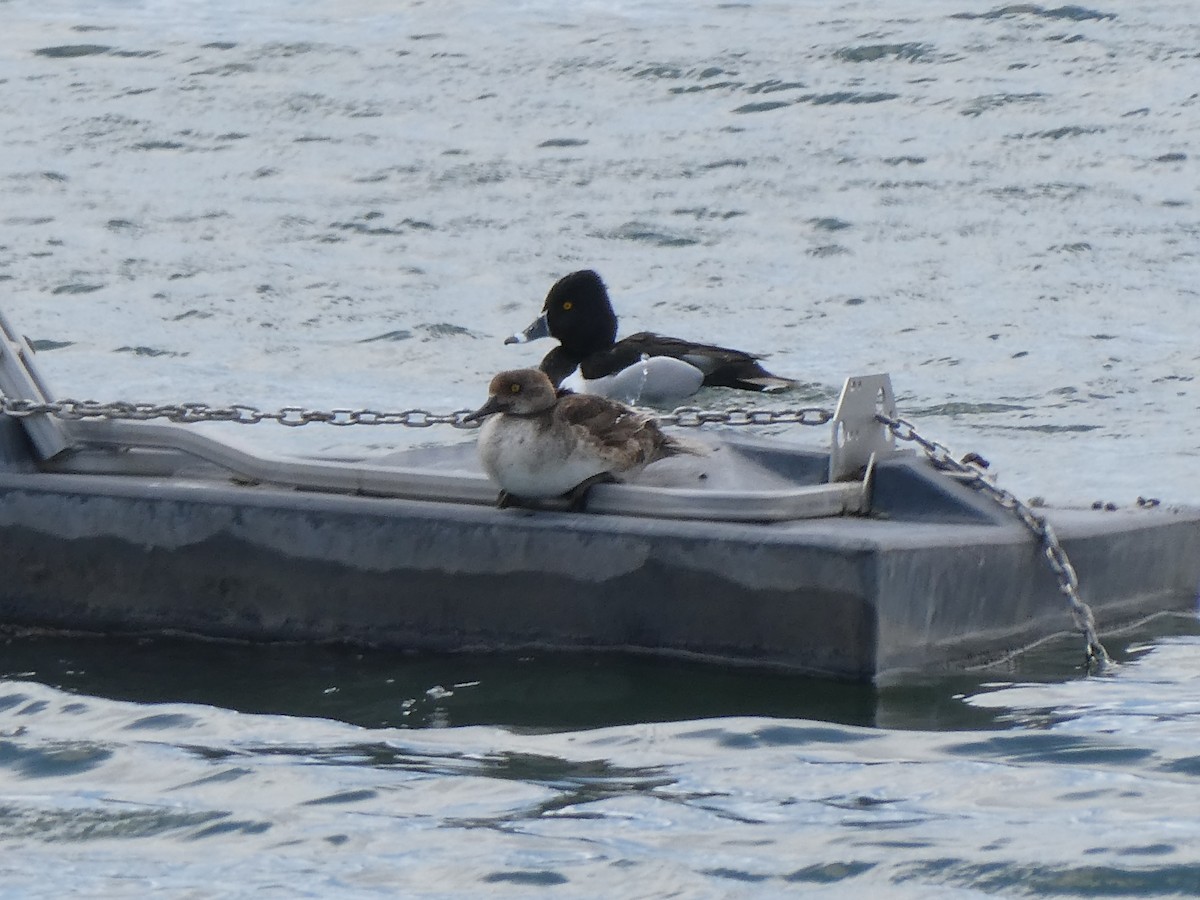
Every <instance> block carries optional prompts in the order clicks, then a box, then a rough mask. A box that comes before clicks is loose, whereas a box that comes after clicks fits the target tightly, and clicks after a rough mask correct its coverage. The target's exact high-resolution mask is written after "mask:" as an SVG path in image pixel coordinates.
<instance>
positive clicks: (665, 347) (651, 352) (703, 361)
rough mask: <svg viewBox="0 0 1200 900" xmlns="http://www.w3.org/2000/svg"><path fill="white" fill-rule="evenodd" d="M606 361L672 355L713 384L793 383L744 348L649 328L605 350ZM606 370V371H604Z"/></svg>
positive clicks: (764, 387)
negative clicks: (725, 345) (735, 347)
mask: <svg viewBox="0 0 1200 900" xmlns="http://www.w3.org/2000/svg"><path fill="white" fill-rule="evenodd" d="M603 356H604V357H606V358H607V361H606V362H605V363H604V364H605V365H606V366H611V367H612V371H620V370H621V369H623V368H625V367H627V366H631V365H633V364H634V363H636V362H638V361H639V360H640V359H641V358H642V357H643V356H671V357H674V358H675V359H681V360H683V361H684V362H686V363H688V364H690V365H693V366H695V367H696V368H697V369H699V370H700V371H701V372H703V373H704V383H705V384H707V385H709V386H710V387H730V388H738V389H740V390H743V391H771V390H779V389H781V388H785V387H790V386H791V384H792V382H791V381H789V380H788V379H786V378H780V377H778V376H777V375H772V374H771V373H770V372H768V371H767V370H766V369H764V368H763V367H762V366H761V365H759V363H758V357H757V356H754V355H752V354H750V353H745V352H743V351H741V350H731V349H730V348H728V347H718V346H716V345H714V344H697V343H695V342H694V341H685V340H683V339H681V338H673V337H667V336H666V335H661V334H654V333H653V332H649V331H639V332H638V333H637V334H631V335H630V336H629V337H627V338H623V339H621V340H620V341H618V342H617V344H616V346H614V347H613V348H612V350H610V351H608V352H607V353H606V354H603ZM594 358H595V355H594V356H593V358H592V359H589V360H588V361H587V363H586V364H585V366H584V370H583V374H584V377H595V376H589V375H588V368H589V367H590V366H591V365H594V363H593V359H594ZM605 374H607V373H605Z"/></svg>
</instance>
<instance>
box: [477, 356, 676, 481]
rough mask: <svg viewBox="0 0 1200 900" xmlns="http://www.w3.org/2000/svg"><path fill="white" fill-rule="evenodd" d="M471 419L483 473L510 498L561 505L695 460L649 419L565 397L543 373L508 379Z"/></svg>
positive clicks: (604, 403)
mask: <svg viewBox="0 0 1200 900" xmlns="http://www.w3.org/2000/svg"><path fill="white" fill-rule="evenodd" d="M468 418H469V419H482V418H487V421H486V422H484V425H483V428H481V429H480V433H479V457H480V461H481V462H482V464H483V468H484V470H485V471H486V472H487V473H488V475H489V476H490V477H491V478H492V479H493V480H494V481H496V482H497V483H498V484H499V485H500V488H501V491H502V493H501V502H502V503H503V502H504V501H505V499H506V497H518V498H525V499H539V498H549V497H558V496H562V495H564V494H568V493H570V492H572V491H576V490H579V489H581V488H582V489H583V490H586V487H587V486H589V485H590V484H593V483H595V482H596V481H598V480H619V478H620V477H621V476H622V475H627V474H630V473H632V472H636V471H637V470H639V469H640V468H641V467H642V466H645V465H647V464H649V463H651V462H654V461H655V460H658V459H662V458H664V457H666V456H670V455H672V454H675V453H680V452H688V451H687V450H686V449H685V448H683V447H682V445H680V444H679V443H678V442H677V441H675V440H673V439H672V438H670V437H668V436H667V435H666V434H664V433H663V431H662V429H660V428H659V427H658V424H657V423H656V422H655V421H654V419H653V418H651V417H650V416H647V415H644V414H643V413H640V412H638V411H636V410H634V409H631V408H630V407H628V406H625V405H624V404H621V403H617V402H615V401H613V400H608V399H606V398H604V397H597V396H594V395H590V394H567V395H565V396H561V397H560V396H558V395H557V394H556V392H555V389H554V385H553V384H551V383H550V379H549V378H547V377H546V374H545V373H544V372H541V371H540V370H538V369H513V370H510V371H507V372H501V373H500V374H499V375H497V376H496V377H495V378H493V379H492V382H491V384H490V385H489V387H488V401H487V403H485V404H484V405H483V406H482V407H480V408H479V409H478V410H476V411H475V412H474V413H472V414H471V415H470V416H468Z"/></svg>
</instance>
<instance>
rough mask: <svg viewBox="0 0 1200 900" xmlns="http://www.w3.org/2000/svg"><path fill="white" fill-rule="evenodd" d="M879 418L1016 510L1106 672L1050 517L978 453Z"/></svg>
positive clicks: (941, 465)
mask: <svg viewBox="0 0 1200 900" xmlns="http://www.w3.org/2000/svg"><path fill="white" fill-rule="evenodd" d="M876 419H878V420H879V421H880V422H881V423H883V424H884V425H885V426H886V427H887V428H888V430H889V431H891V433H892V434H893V435H895V437H896V439H897V440H900V441H911V442H913V443H915V444H917V445H918V446H919V447H920V448H921V449H922V450H924V451H925V454H926V456H928V457H929V459H930V461H931V462H932V463H933V465H934V466H935V467H936V468H938V469H942V470H944V471H949V472H953V473H955V474H956V475H959V476H961V477H962V479H963V481H964V482H965V483H966V484H967V485H968V486H970V487H973V488H975V489H976V490H978V491H980V492H981V493H984V494H986V495H987V496H989V497H991V498H992V499H993V500H995V501H996V503H998V504H1000V506H1002V507H1004V508H1005V509H1007V510H1011V511H1012V513H1013V515H1015V516H1016V517H1017V518H1018V519H1019V520H1020V522H1021V524H1022V525H1024V526H1025V527H1026V528H1028V529H1029V531H1030V532H1031V533H1032V534H1033V536H1034V537H1035V538H1037V540H1038V543H1039V544H1040V546H1041V548H1042V553H1043V555H1045V557H1046V562H1047V563H1048V564H1049V565H1050V570H1051V571H1052V572H1053V573H1054V577H1055V579H1056V580H1057V581H1058V589H1059V591H1061V592H1062V594H1063V596H1064V597H1066V598H1067V603H1068V604H1070V607H1071V617H1072V618H1073V619H1074V621H1075V627H1076V628H1077V629H1078V630H1079V632H1080V633H1081V634H1082V635H1083V638H1084V640H1085V641H1086V642H1087V648H1086V650H1085V658H1084V664H1085V667H1086V668H1087V669H1088V670H1089V671H1103V670H1104V669H1105V668H1106V667H1108V666H1110V665H1111V664H1112V660H1111V659H1110V658H1109V655H1108V652H1107V651H1106V650H1105V649H1104V645H1103V644H1102V643H1100V638H1099V637H1098V636H1097V635H1096V618H1095V616H1094V615H1092V608H1091V607H1090V606H1088V605H1087V604H1086V603H1085V602H1084V601H1083V598H1082V597H1080V596H1079V577H1078V576H1077V575H1076V573H1075V567H1074V566H1072V565H1071V560H1070V559H1069V558H1068V557H1067V551H1066V550H1064V549H1063V545H1062V543H1061V542H1060V541H1059V539H1058V535H1056V534H1055V533H1054V528H1053V527H1052V526H1051V525H1050V523H1049V522H1047V521H1046V517H1045V516H1042V515H1040V514H1039V513H1037V512H1035V511H1034V510H1033V508H1032V507H1030V506H1029V504H1027V503H1024V502H1022V501H1021V500H1020V499H1018V498H1017V496H1016V495H1014V494H1013V493H1012V491H1008V490H1005V489H1004V488H1002V487H998V486H996V485H995V484H993V483H992V482H991V481H989V480H988V479H987V478H986V477H985V476H984V473H983V469H982V468H981V467H980V466H979V464H978V463H976V462H974V461H973V460H976V459H979V457H978V456H975V455H974V454H972V455H970V456H968V457H967V459H968V460H972V461H968V462H960V461H959V460H957V459H955V458H954V456H953V455H952V454H951V453H950V451H949V449H947V448H946V446H945V445H943V444H939V443H938V442H937V441H931V440H929V439H928V438H925V437H922V436H921V435H920V434H918V433H917V430H916V428H915V427H914V426H913V424H912V423H911V422H909V421H907V420H906V419H900V418H892V417H891V416H888V415H884V414H882V413H879V414H877V415H876Z"/></svg>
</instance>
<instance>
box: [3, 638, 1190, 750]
mask: <svg viewBox="0 0 1200 900" xmlns="http://www.w3.org/2000/svg"><path fill="white" fill-rule="evenodd" d="M1152 631H1153V633H1156V634H1159V635H1161V634H1164V633H1177V634H1189V633H1197V632H1200V627H1197V624H1196V620H1195V618H1194V617H1184V618H1176V619H1171V620H1168V621H1165V622H1159V623H1157V624H1156V625H1155V626H1153V629H1152ZM1146 639H1147V632H1146V630H1143V631H1140V632H1137V633H1131V634H1128V635H1125V636H1124V637H1122V638H1121V639H1119V640H1110V641H1109V650H1110V652H1111V653H1112V654H1113V655H1114V657H1115V658H1116V659H1117V660H1118V661H1121V660H1128V659H1130V658H1132V657H1134V656H1136V655H1138V654H1139V653H1141V652H1143V651H1144V650H1145V649H1146V644H1145V643H1144V642H1145V640H1146ZM1077 644H1078V641H1076V640H1073V639H1070V638H1064V639H1062V640H1060V641H1053V642H1049V643H1047V644H1044V645H1042V646H1041V647H1039V648H1037V649H1035V650H1033V651H1031V652H1029V653H1026V654H1023V655H1022V656H1020V657H1017V658H1016V659H1014V660H1012V661H1010V662H1008V663H1007V664H1006V665H1005V666H1004V667H1003V668H1002V669H990V670H984V671H980V672H975V673H970V674H966V675H963V674H956V675H953V676H946V677H940V678H933V679H926V680H923V681H913V682H909V683H906V684H903V685H900V686H894V687H888V688H883V689H878V688H875V687H873V686H870V685H863V684H852V683H845V682H838V681H831V680H826V679H817V678H808V677H803V676H799V675H794V674H789V673H782V672H776V671H763V670H755V669H746V668H732V667H723V666H718V665H711V664H702V663H694V662H684V661H679V660H665V659H653V658H646V657H631V656H622V655H616V654H555V653H531V654H521V655H516V654H486V655H479V654H470V655H468V654H454V655H433V654H405V653H398V652H395V651H385V650H364V649H356V648H347V647H341V646H302V645H282V644H245V643H234V642H219V641H207V640H194V639H187V638H179V637H143V638H135V637H96V636H81V635H62V634H45V633H38V634H19V635H10V636H9V637H7V639H6V640H5V643H4V654H3V662H2V663H0V677H6V678H20V679H23V680H32V681H37V682H40V683H43V684H46V685H49V686H51V687H55V688H60V689H63V690H67V691H71V692H73V693H78V694H85V695H91V696H99V697H106V698H109V699H114V700H128V701H134V702H141V703H160V702H190V703H201V704H207V705H214V706H220V707H224V708H227V709H235V710H239V711H242V712H249V713H279V714H286V715H293V716H305V717H321V718H329V719H335V720H339V721H343V722H348V723H351V724H355V725H361V726H364V727H370V728H376V727H400V728H427V727H447V726H462V725H501V726H505V727H508V728H511V729H514V730H520V731H530V732H542V731H567V730H576V729H584V728H596V727H602V726H608V725H624V724H632V723H636V722H670V721H683V720H693V719H708V718H717V717H723V716H765V717H774V718H784V719H806V720H811V721H823V722H830V723H835V724H839V725H860V726H878V727H884V728H893V729H907V730H914V729H916V730H926V731H945V730H963V729H990V728H1007V727H1012V726H1013V725H1014V724H1023V725H1028V724H1030V718H1031V717H1033V718H1036V715H1037V713H1036V711H1034V710H1029V709H1024V710H1021V711H1020V713H1019V715H1015V716H1014V713H1013V711H1012V710H1009V709H1007V708H1005V706H1004V705H1003V704H989V703H978V702H967V698H971V697H978V696H980V695H985V694H988V693H989V692H994V691H997V690H1001V689H1004V688H1008V687H1011V685H1013V684H1014V683H1017V682H1048V681H1071V680H1074V679H1077V678H1079V677H1080V669H1079V658H1078V657H1079V653H1078V647H1077ZM166 724H172V723H166ZM136 727H137V728H140V729H146V730H154V729H156V728H161V727H164V723H163V722H160V721H159V720H158V719H156V718H155V717H148V718H145V719H143V720H140V721H139V722H138V723H136Z"/></svg>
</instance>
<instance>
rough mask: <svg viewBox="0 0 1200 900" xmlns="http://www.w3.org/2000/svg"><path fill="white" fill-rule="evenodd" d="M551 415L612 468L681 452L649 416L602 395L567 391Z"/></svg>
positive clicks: (644, 462) (632, 464) (617, 469)
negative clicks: (609, 460) (559, 420)
mask: <svg viewBox="0 0 1200 900" xmlns="http://www.w3.org/2000/svg"><path fill="white" fill-rule="evenodd" d="M554 415H555V416H556V417H558V418H559V419H561V420H562V421H563V422H566V423H567V424H568V425H571V426H573V427H574V428H575V431H576V434H577V435H578V436H579V439H580V440H581V441H586V442H587V443H588V444H590V445H591V446H592V447H594V448H595V449H596V451H597V452H598V453H600V454H601V455H602V456H604V457H607V458H609V459H611V460H613V462H614V463H615V470H616V471H620V470H621V469H627V468H631V467H632V466H638V465H645V464H646V463H650V462H654V460H656V459H662V458H663V457H664V456H670V455H671V454H673V453H678V452H684V451H682V449H681V448H680V446H679V445H678V444H676V442H675V441H673V440H671V438H669V437H667V435H665V434H663V432H662V429H660V428H659V427H658V423H657V422H655V421H654V420H653V419H652V418H650V417H649V416H647V415H644V414H642V413H639V412H637V411H636V410H633V409H630V408H629V407H628V406H625V405H623V404H621V403H617V402H615V401H613V400H609V399H608V398H606V397H598V396H596V395H594V394H569V395H567V396H565V397H562V398H560V399H559V401H558V402H557V403H556V404H555V405H554Z"/></svg>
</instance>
